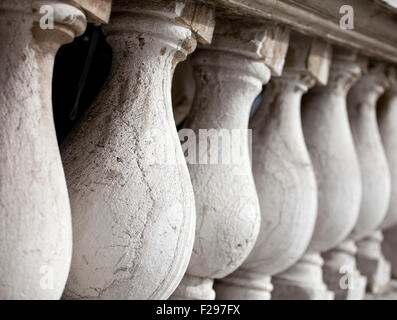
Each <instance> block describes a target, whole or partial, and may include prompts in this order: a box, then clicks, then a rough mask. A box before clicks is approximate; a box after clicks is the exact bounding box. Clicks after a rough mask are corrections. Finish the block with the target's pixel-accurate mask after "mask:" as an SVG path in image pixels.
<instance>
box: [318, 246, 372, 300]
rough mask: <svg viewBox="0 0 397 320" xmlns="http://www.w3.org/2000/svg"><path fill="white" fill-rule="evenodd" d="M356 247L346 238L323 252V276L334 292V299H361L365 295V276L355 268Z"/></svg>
mask: <svg viewBox="0 0 397 320" xmlns="http://www.w3.org/2000/svg"><path fill="white" fill-rule="evenodd" d="M356 253H357V247H356V245H355V243H354V241H353V240H351V239H347V240H345V241H343V242H342V243H341V244H339V245H338V246H336V247H335V248H333V249H331V250H329V251H327V252H325V253H324V254H323V257H324V267H323V278H324V282H325V283H326V284H327V286H328V288H329V289H330V290H332V291H333V292H334V294H335V300H362V299H364V297H365V292H366V287H367V278H366V277H364V276H362V275H361V273H360V272H359V271H358V270H357V264H356V256H355V255H356Z"/></svg>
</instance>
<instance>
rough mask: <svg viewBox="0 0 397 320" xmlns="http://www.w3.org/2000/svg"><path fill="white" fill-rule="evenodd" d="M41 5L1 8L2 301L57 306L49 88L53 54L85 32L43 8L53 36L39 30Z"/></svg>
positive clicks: (65, 228) (57, 215)
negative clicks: (51, 20)
mask: <svg viewBox="0 0 397 320" xmlns="http://www.w3.org/2000/svg"><path fill="white" fill-rule="evenodd" d="M40 4H41V3H39V2H34V3H33V6H32V2H31V1H9V0H5V1H1V3H0V43H1V47H2V48H3V49H2V50H0V51H1V52H0V70H1V73H0V87H1V94H0V257H1V258H0V275H1V276H0V300H2V299H59V298H60V296H61V295H62V291H63V289H64V286H65V283H66V278H67V275H68V272H69V267H70V260H71V254H72V253H71V250H72V232H71V218H70V206H69V199H68V194H67V189H66V182H65V176H64V172H63V168H62V163H61V158H60V155H59V150H58V145H57V140H56V136H55V128H54V122H53V117H52V103H51V87H52V71H53V63H54V57H55V54H56V51H57V49H58V48H59V46H60V45H61V44H63V43H65V42H70V41H72V40H73V38H74V36H75V35H80V34H81V33H82V32H83V31H84V29H85V17H84V15H83V14H82V12H81V11H79V10H77V9H76V8H74V7H72V6H70V5H67V4H63V3H61V2H59V1H47V2H46V4H51V5H53V8H54V12H55V29H54V30H41V29H40V28H39V27H38V25H37V22H34V21H37V18H39V16H38V15H35V14H34V12H37V10H36V8H37V6H39V5H40Z"/></svg>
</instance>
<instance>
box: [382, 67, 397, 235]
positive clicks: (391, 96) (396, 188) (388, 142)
mask: <svg viewBox="0 0 397 320" xmlns="http://www.w3.org/2000/svg"><path fill="white" fill-rule="evenodd" d="M387 78H388V80H389V86H388V88H386V92H385V94H384V95H383V96H382V97H381V98H380V99H379V101H378V105H377V119H378V126H379V132H380V136H381V139H382V143H383V148H384V151H385V154H386V159H387V162H388V164H389V170H390V176H391V195H390V203H389V207H388V211H387V214H386V217H385V219H384V220H383V222H382V224H381V228H382V229H388V228H391V227H393V226H394V225H396V224H397V126H396V121H397V68H395V67H389V68H388V69H387Z"/></svg>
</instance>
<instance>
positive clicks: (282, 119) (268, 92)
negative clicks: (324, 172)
mask: <svg viewBox="0 0 397 320" xmlns="http://www.w3.org/2000/svg"><path fill="white" fill-rule="evenodd" d="M331 53H332V51H331V46H330V45H329V44H327V43H326V42H323V41H321V40H316V39H313V38H309V37H305V36H301V35H298V34H294V35H293V36H292V37H291V39H290V43H289V48H288V53H287V58H286V63H285V66H284V70H283V74H282V75H281V76H280V77H273V78H272V80H271V81H270V83H269V84H268V85H267V86H266V87H265V90H264V93H263V100H262V103H261V105H260V106H259V108H258V109H257V111H256V112H255V114H254V116H253V118H252V119H251V122H250V127H251V128H252V135H253V151H252V162H253V163H252V166H253V174H254V179H255V185H256V188H257V192H258V197H259V203H260V208H261V228H260V231H259V236H258V240H257V242H256V244H255V247H254V249H253V250H252V252H251V253H250V255H249V257H248V258H247V260H246V261H245V262H244V264H243V265H242V266H241V267H240V268H239V269H238V270H237V271H235V272H234V273H232V274H231V275H229V276H228V277H226V278H224V279H221V280H219V281H218V282H217V284H216V292H217V297H218V298H219V297H221V298H225V299H269V298H270V294H271V290H272V285H271V283H270V276H271V275H274V274H277V273H280V272H282V271H284V270H286V269H287V268H289V267H291V266H292V265H293V264H294V263H296V262H297V261H298V260H299V259H300V258H301V257H302V256H303V254H304V253H305V251H306V249H307V246H308V244H309V242H310V240H311V237H312V234H313V230H314V225H315V221H316V216H317V187H316V181H315V177H314V171H313V167H312V164H311V161H310V158H309V153H308V151H307V148H306V145H305V141H304V138H303V131H302V125H301V110H300V107H301V98H302V95H303V94H304V93H305V92H306V91H307V90H308V89H309V88H310V87H312V86H313V85H314V84H315V83H316V81H317V82H318V83H320V84H323V85H324V84H326V82H327V80H328V71H329V65H330V61H331Z"/></svg>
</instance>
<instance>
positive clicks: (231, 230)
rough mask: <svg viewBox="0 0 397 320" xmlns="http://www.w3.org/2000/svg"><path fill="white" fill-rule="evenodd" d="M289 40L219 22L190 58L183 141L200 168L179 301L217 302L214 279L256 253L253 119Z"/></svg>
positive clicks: (263, 29)
mask: <svg viewBox="0 0 397 320" xmlns="http://www.w3.org/2000/svg"><path fill="white" fill-rule="evenodd" d="M288 38H289V32H288V31H287V30H285V29H283V28H279V27H277V26H273V25H269V26H267V25H262V24H260V25H251V24H245V23H242V22H237V21H227V20H219V21H217V24H216V28H215V35H214V39H213V43H212V45H211V46H203V47H201V48H199V49H198V50H197V51H196V52H195V53H194V54H193V55H192V59H191V63H192V65H193V70H194V76H195V80H196V96H195V99H194V102H193V106H192V110H191V112H190V114H189V116H188V118H187V120H186V124H185V130H184V131H183V134H182V136H181V138H183V135H186V136H189V135H190V137H189V140H188V141H186V142H185V144H184V146H185V148H186V150H187V151H188V153H190V152H191V151H193V150H192V148H190V150H189V145H191V143H189V142H192V141H193V143H194V144H195V143H196V141H197V142H198V145H197V147H196V150H197V151H198V152H199V153H198V157H194V159H193V160H194V161H195V162H196V163H193V161H189V165H188V167H189V172H190V176H191V179H192V183H193V189H194V193H195V199H196V211H197V229H196V241H195V244H194V249H193V253H192V257H191V260H190V264H189V267H188V271H187V273H186V275H185V277H184V279H183V280H182V282H181V284H180V285H179V287H178V289H177V290H176V291H175V293H174V294H173V298H174V299H214V297H215V292H214V290H213V282H214V279H219V278H223V277H225V276H227V275H228V274H230V273H231V272H233V271H234V270H236V269H237V268H238V267H239V266H240V265H241V264H242V263H243V262H244V260H245V259H246V258H247V256H248V254H249V252H250V251H251V249H252V247H253V246H254V243H255V241H256V238H257V235H258V231H259V225H260V213H259V203H258V198H257V193H256V190H255V185H254V179H253V176H252V170H251V162H250V152H249V151H250V148H249V144H247V142H248V141H249V140H248V139H249V134H248V120H249V114H250V109H251V106H252V103H253V101H254V99H255V98H256V96H258V94H259V93H260V92H261V90H262V85H263V84H264V83H267V82H268V80H269V79H270V75H271V72H270V70H269V68H268V67H267V66H266V64H267V65H271V66H272V70H273V72H275V73H277V72H280V69H282V65H283V63H284V54H285V52H286V49H287V47H288ZM277 54H278V55H277ZM266 60H267V63H266V64H265V63H264V62H265V61H266ZM204 129H207V130H204ZM196 139H197V140H196ZM208 142H209V143H208ZM207 143H208V144H207ZM221 144H222V145H221ZM232 148H236V149H237V150H236V149H234V151H233V150H231V149H232ZM217 155H219V157H217ZM228 155H229V158H228V157H227V156H228ZM208 156H209V157H208ZM214 157H216V158H214Z"/></svg>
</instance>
